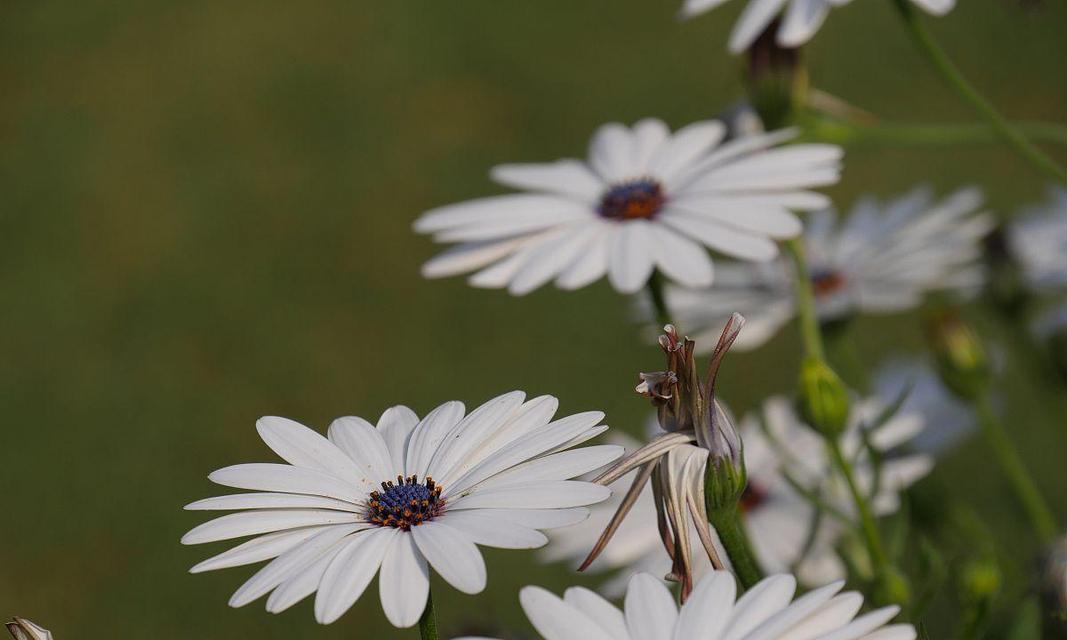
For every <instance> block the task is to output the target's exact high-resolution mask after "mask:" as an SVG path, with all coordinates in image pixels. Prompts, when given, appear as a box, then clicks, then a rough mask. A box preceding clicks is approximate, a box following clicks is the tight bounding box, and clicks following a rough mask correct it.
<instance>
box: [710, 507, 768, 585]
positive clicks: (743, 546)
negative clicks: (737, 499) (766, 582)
mask: <svg viewBox="0 0 1067 640" xmlns="http://www.w3.org/2000/svg"><path fill="white" fill-rule="evenodd" d="M708 522H710V523H711V526H713V527H715V531H716V533H718V534H719V540H720V541H721V542H722V546H723V548H724V549H726V555H728V556H729V557H730V564H731V565H732V566H733V568H734V573H735V574H736V575H737V579H738V580H740V581H741V586H742V587H744V588H745V589H746V590H748V589H750V588H752V586H753V585H755V584H756V583H757V582H759V581H760V580H761V579H762V578H763V572H762V571H760V568H759V565H758V564H756V556H755V555H754V554H753V553H752V546H751V545H750V544H749V541H748V534H746V533H745V528H744V525H743V523H742V522H741V512H740V510H739V509H738V507H737V505H734V506H733V507H732V508H726V509H708Z"/></svg>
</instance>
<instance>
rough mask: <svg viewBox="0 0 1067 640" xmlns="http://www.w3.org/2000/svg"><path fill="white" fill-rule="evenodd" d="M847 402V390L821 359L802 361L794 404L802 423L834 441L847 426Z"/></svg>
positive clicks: (814, 358)
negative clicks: (798, 392)
mask: <svg viewBox="0 0 1067 640" xmlns="http://www.w3.org/2000/svg"><path fill="white" fill-rule="evenodd" d="M849 403H850V401H849V396H848V389H846V388H845V383H844V382H842V380H841V378H839V377H838V375H837V374H836V373H834V370H833V369H831V368H830V366H829V365H827V364H826V362H824V361H823V360H822V359H821V358H817V357H815V356H808V357H806V358H804V362H803V363H802V364H801V365H800V398H799V401H798V404H799V406H798V410H799V413H800V416H801V417H802V418H804V421H805V422H807V423H808V425H810V426H811V427H813V428H814V429H815V430H816V431H818V432H819V433H821V434H822V435H823V437H825V438H832V439H836V438H837V437H838V436H840V435H841V434H842V433H844V431H845V426H846V425H847V424H848V414H849Z"/></svg>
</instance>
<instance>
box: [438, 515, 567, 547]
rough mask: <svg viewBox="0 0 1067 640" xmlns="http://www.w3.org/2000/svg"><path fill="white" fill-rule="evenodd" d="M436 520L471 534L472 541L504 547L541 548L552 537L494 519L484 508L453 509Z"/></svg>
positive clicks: (467, 534) (489, 545)
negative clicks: (470, 509) (471, 509)
mask: <svg viewBox="0 0 1067 640" xmlns="http://www.w3.org/2000/svg"><path fill="white" fill-rule="evenodd" d="M435 522H442V523H444V524H447V525H448V526H450V527H452V528H454V529H456V530H457V531H459V532H461V533H463V534H464V535H465V536H467V538H468V539H470V540H471V542H473V543H475V544H480V545H484V546H487V547H497V548H500V549H537V548H540V547H543V546H545V544H546V543H547V542H548V538H547V537H545V534H543V533H541V532H540V531H535V530H534V529H530V528H527V527H523V526H520V525H517V524H514V523H512V522H508V521H506V520H498V519H494V518H493V517H492V516H489V515H486V514H485V513H484V512H483V511H482V510H477V509H476V510H473V511H466V510H465V511H451V512H449V513H446V514H444V515H443V516H441V517H440V518H437V519H435Z"/></svg>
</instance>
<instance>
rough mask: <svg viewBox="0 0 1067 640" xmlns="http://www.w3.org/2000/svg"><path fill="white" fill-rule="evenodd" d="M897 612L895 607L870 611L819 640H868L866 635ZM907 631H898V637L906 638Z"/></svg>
mask: <svg viewBox="0 0 1067 640" xmlns="http://www.w3.org/2000/svg"><path fill="white" fill-rule="evenodd" d="M899 612H900V607H896V606H893V607H884V608H882V609H877V610H875V611H871V612H870V613H866V614H864V615H862V616H860V617H858V618H856V619H855V620H853V621H852V622H850V623H849V624H848V625H847V626H845V627H842V628H841V629H838V630H837V631H835V632H834V633H828V634H826V635H825V636H822V637H821V638H820V639H819V640H859V639H860V638H868V636H867V634H869V633H871V632H872V631H874V630H875V629H877V628H878V627H881V626H882V625H884V624H885V623H887V622H889V621H890V620H892V619H893V617H894V616H896V615H897V613H899ZM908 631H909V630H908V628H907V627H905V628H902V629H900V630H899V633H900V636H901V637H908V635H909V634H908ZM911 633H912V634H914V630H911ZM912 637H914V636H912Z"/></svg>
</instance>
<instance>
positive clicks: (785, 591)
mask: <svg viewBox="0 0 1067 640" xmlns="http://www.w3.org/2000/svg"><path fill="white" fill-rule="evenodd" d="M796 588H797V581H796V578H794V577H793V576H790V575H777V576H770V577H767V578H764V579H763V580H760V581H759V582H758V583H756V586H754V587H752V588H751V589H749V590H748V591H746V592H745V595H743V596H741V597H740V598H739V599H738V601H737V604H735V605H734V612H733V615H732V616H731V617H730V625H729V627H727V630H726V640H741V639H742V638H744V637H745V636H746V635H747V634H748V632H750V631H752V630H753V629H755V628H756V627H757V626H759V625H760V624H761V623H762V622H763V621H764V620H766V619H767V618H770V617H771V616H773V615H774V614H776V613H778V612H779V611H781V610H782V609H784V608H785V607H786V606H788V605H789V601H790V600H792V599H793V593H794V592H796Z"/></svg>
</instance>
